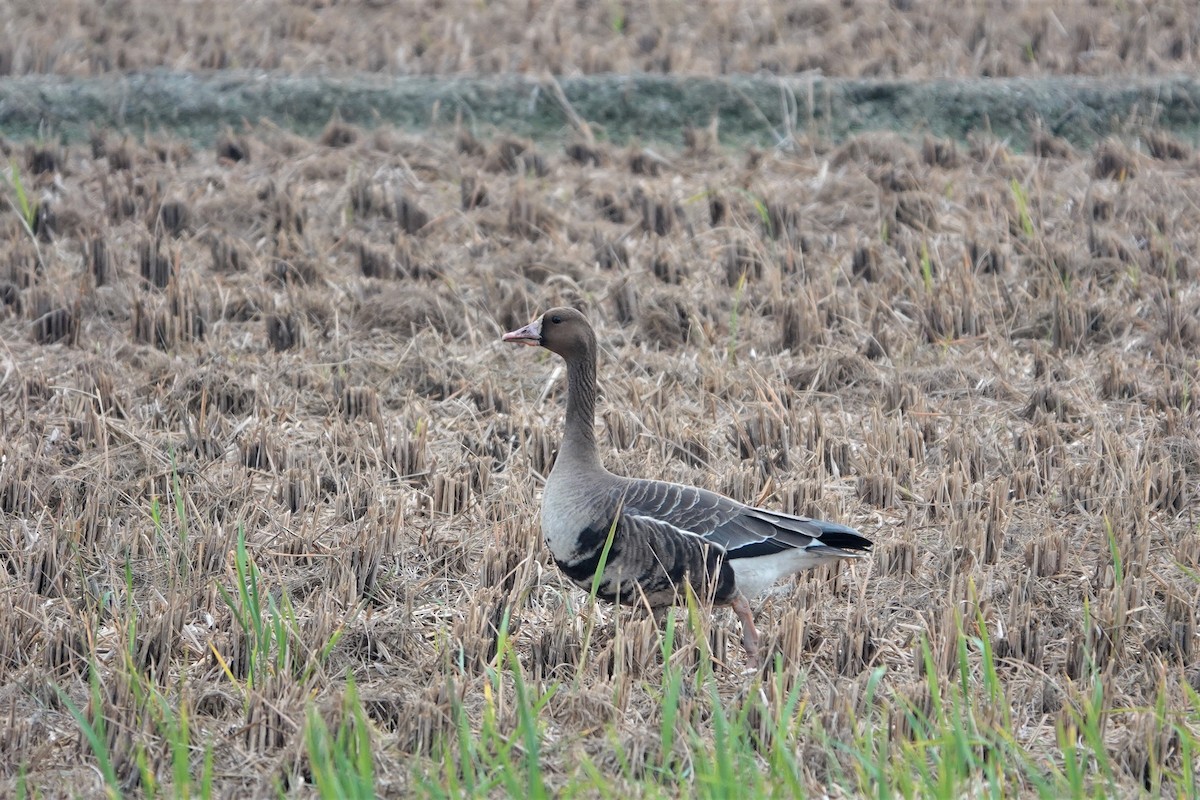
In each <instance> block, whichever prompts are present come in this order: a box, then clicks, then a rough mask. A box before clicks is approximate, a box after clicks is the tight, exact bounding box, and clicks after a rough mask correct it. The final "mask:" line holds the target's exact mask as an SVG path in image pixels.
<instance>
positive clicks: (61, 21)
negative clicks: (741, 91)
mask: <svg viewBox="0 0 1200 800" xmlns="http://www.w3.org/2000/svg"><path fill="white" fill-rule="evenodd" d="M183 8H186V12H181V11H180V8H179V7H178V6H176V5H175V4H163V3H157V2H154V0H112V1H110V2H103V3H98V2H93V1H90V0H49V2H45V1H42V0H10V2H7V3H5V4H4V7H3V8H0V23H3V25H2V27H3V29H4V30H5V32H6V33H7V34H8V36H9V39H8V43H7V44H6V45H4V49H0V75H24V74H31V73H53V74H58V75H75V76H83V75H99V74H104V73H109V72H123V71H127V70H144V69H154V68H160V67H167V68H169V69H175V70H210V69H235V68H236V69H266V70H278V71H283V72H314V71H319V70H334V71H339V70H353V71H363V72H384V73H395V74H406V75H447V74H462V73H472V74H493V73H510V72H517V73H528V72H534V73H536V72H540V71H543V70H546V71H549V72H551V73H553V74H555V75H572V74H595V73H608V72H617V73H625V72H651V73H671V74H681V75H696V74H701V75H728V74H743V73H755V72H766V73H771V74H780V75H786V74H792V73H797V72H807V71H811V72H816V73H823V74H825V75H839V76H843V77H877V78H888V77H902V78H961V77H969V76H983V77H1013V76H1033V75H1096V76H1113V75H1146V74H1164V73H1172V72H1190V73H1194V72H1195V71H1196V69H1197V66H1198V64H1200V23H1198V22H1197V19H1196V14H1195V9H1194V8H1193V5H1192V3H1190V2H1187V0H1160V1H1159V2H1150V1H1149V0H1131V2H1102V1H1101V0H1003V1H1002V2H974V3H969V4H966V7H964V4H960V3H942V2H935V0H815V1H814V2H805V3H799V4H797V3H784V2H778V1H776V2H768V1H766V0H760V2H754V3H735V2H729V1H728V0H702V1H701V2H696V3H672V2H646V3H634V2H630V1H629V0H621V2H616V1H615V0H614V1H613V2H594V1H592V0H575V1H574V2H544V3H542V2H530V3H524V4H521V3H496V2H492V3H479V2H473V1H472V0H438V2H420V0H246V2H238V0H193V1H192V2H189V3H187V4H186V5H185V6H183Z"/></svg>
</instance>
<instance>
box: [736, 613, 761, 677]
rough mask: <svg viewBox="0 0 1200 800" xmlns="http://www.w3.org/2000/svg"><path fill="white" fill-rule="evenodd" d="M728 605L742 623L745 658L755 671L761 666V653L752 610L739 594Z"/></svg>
mask: <svg viewBox="0 0 1200 800" xmlns="http://www.w3.org/2000/svg"><path fill="white" fill-rule="evenodd" d="M729 607H730V608H732V609H733V613H734V614H737V618H738V620H740V621H741V623H742V645H743V646H744V647H745V648H746V659H747V660H748V661H749V663H750V666H751V667H753V669H754V670H755V671H757V670H758V668H759V667H760V666H762V654H761V653H760V652H759V643H758V628H756V627H754V612H753V611H751V610H750V603H749V601H747V600H746V598H745V597H744V596H743V595H740V594H739V595H738V596H737V597H735V598H734V599H733V602H732V603H730V604H729Z"/></svg>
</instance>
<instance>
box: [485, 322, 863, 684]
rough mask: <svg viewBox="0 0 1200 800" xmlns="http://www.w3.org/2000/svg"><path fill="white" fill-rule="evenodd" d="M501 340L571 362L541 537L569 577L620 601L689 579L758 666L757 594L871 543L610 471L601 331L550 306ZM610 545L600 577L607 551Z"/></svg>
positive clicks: (675, 588) (662, 596)
mask: <svg viewBox="0 0 1200 800" xmlns="http://www.w3.org/2000/svg"><path fill="white" fill-rule="evenodd" d="M502 338H503V341H505V342H512V343H516V344H523V345H529V346H531V347H544V348H546V349H547V350H549V351H550V352H552V353H556V354H558V355H559V356H561V357H562V358H563V360H564V361H566V364H567V413H566V423H565V431H564V433H563V438H562V442H561V444H560V446H559V449H558V455H557V457H556V458H555V461H554V466H553V468H552V469H551V470H550V475H549V476H548V477H547V478H546V485H545V489H544V491H543V494H542V510H541V526H542V536H543V538H544V540H545V542H546V546H547V548H548V549H549V551H550V555H551V556H552V557H553V558H554V561H555V563H556V564H557V566H558V568H559V570H560V571H561V572H562V573H563V574H564V575H565V576H566V577H567V578H568V579H570V580H571V581H572V582H573V583H575V584H576V585H578V586H580V587H582V588H584V589H586V590H591V589H592V587H593V584H595V586H596V594H597V595H598V596H600V597H601V598H602V599H604V600H606V601H609V602H613V603H617V604H626V605H632V604H643V605H646V606H649V607H650V608H651V609H655V610H657V609H661V608H664V607H667V606H670V605H673V604H675V603H677V602H678V601H679V598H680V597H681V596H682V591H683V586H684V584H685V583H687V582H690V584H691V586H692V588H693V590H694V591H695V592H696V594H697V596H699V597H707V598H710V599H711V601H712V603H713V604H714V605H718V606H729V607H730V608H731V609H732V610H733V612H734V613H735V614H736V615H737V618H738V620H739V621H740V622H741V625H742V643H743V645H744V647H745V649H746V654H747V658H748V660H749V663H750V664H751V665H752V666H755V667H757V666H758V665H759V664H760V663H761V662H760V661H759V633H758V629H757V628H756V627H755V626H754V614H753V612H752V611H751V608H750V603H749V601H750V599H752V598H755V597H757V596H758V595H760V594H761V593H763V592H764V591H766V590H767V589H768V588H769V587H770V586H771V585H772V584H774V583H775V582H777V581H778V580H780V579H782V578H784V577H786V576H788V575H791V574H793V573H796V572H800V571H802V570H806V569H810V568H812V567H816V566H818V565H820V564H827V563H830V562H833V561H837V560H839V559H853V558H860V557H863V556H865V555H866V554H867V551H869V550H870V548H871V541H870V540H869V539H867V538H866V537H864V536H861V535H859V533H858V531H856V530H854V529H853V528H848V527H846V526H844V525H839V524H837V523H835V522H826V521H824V520H818V519H810V518H808V517H798V516H794V515H791V514H782V513H779V512H777V511H769V510H767V509H765V508H756V507H754V506H750V505H747V504H745V503H740V502H738V501H737V500H734V499H732V498H729V497H725V496H724V495H720V494H717V493H715V492H710V491H707V490H705V489H700V488H697V487H694V486H685V485H682V484H678V483H668V482H666V481H657V480H647V479H637V478H626V477H622V476H620V475H615V474H613V473H612V472H609V471H608V470H607V469H606V468H605V466H604V464H602V463H601V461H600V455H599V452H598V450H597V448H596V432H595V427H594V425H595V408H596V353H597V346H596V334H595V332H594V331H593V330H592V326H591V325H590V324H588V321H587V318H586V317H584V315H583V314H581V313H580V312H579V311H576V310H575V309H573V308H552V309H550V310H549V311H546V312H545V313H543V314H542V315H541V316H539V317H538V318H537V319H535V320H534V321H533V322H531V323H529V324H528V325H526V326H525V327H523V328H520V329H518V330H515V331H510V332H509V333H506V334H504V336H503V337H502ZM610 531H612V534H611V536H612V543H611V545H609V552H608V555H607V558H606V559H604V567H603V573H602V574H601V576H600V578H599V580H598V581H597V580H596V573H597V570H598V569H599V568H600V562H601V559H602V558H603V553H604V548H605V545H606V543H607V542H608V539H609V536H610Z"/></svg>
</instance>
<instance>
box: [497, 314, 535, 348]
mask: <svg viewBox="0 0 1200 800" xmlns="http://www.w3.org/2000/svg"><path fill="white" fill-rule="evenodd" d="M501 338H502V339H503V340H504V341H506V342H514V343H516V344H524V345H528V346H530V347H537V346H538V345H540V344H541V343H542V318H541V317H538V318H537V319H535V320H534V321H533V322H531V323H529V324H528V325H526V326H525V327H524V328H519V329H517V330H515V331H509V332H508V333H506V334H504V336H503V337H501Z"/></svg>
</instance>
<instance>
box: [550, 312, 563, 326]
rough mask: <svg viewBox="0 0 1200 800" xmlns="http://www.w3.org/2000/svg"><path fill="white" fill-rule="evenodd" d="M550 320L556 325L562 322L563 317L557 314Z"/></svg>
mask: <svg viewBox="0 0 1200 800" xmlns="http://www.w3.org/2000/svg"><path fill="white" fill-rule="evenodd" d="M550 321H551V322H553V323H554V324H555V325H557V324H558V323H560V322H562V317H560V316H558V315H557V314H555V315H554V316H553V317H551V318H550Z"/></svg>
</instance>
